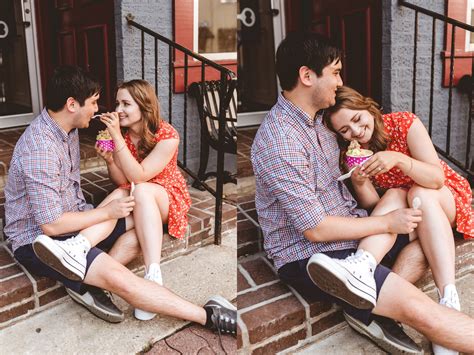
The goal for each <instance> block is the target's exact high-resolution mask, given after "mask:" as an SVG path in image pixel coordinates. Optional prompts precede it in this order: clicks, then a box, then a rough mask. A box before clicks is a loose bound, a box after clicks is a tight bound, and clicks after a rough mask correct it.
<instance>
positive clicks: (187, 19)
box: [173, 0, 237, 93]
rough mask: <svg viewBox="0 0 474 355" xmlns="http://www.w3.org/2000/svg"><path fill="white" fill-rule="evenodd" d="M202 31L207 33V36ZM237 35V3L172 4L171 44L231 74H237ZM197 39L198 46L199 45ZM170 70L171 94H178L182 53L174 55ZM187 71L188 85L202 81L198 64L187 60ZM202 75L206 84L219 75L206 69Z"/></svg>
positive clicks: (193, 0)
mask: <svg viewBox="0 0 474 355" xmlns="http://www.w3.org/2000/svg"><path fill="white" fill-rule="evenodd" d="M200 9H202V10H201V11H200ZM199 24H201V26H199ZM205 25H206V26H205ZM200 27H201V29H202V31H201V32H200V31H199V30H200ZM205 27H207V29H208V30H209V31H210V32H208V33H206V32H207V30H204V28H205ZM205 31H206V32H205ZM211 33H212V36H211ZM236 33H237V1H236V0H174V41H175V42H176V43H179V44H181V45H182V46H184V47H186V48H189V49H191V50H192V51H194V52H197V53H199V54H200V55H202V56H204V57H206V58H208V59H210V60H212V61H215V62H217V63H219V64H220V65H222V66H225V67H226V68H228V69H230V70H232V71H233V72H234V73H236V72H237V39H236V37H235V36H236ZM200 36H201V43H199V42H200V40H199V37H200ZM211 37H212V38H211ZM221 51H223V52H221ZM173 67H174V68H173V69H174V79H175V80H174V81H175V82H174V90H175V92H177V93H179V92H183V91H184V56H183V54H182V53H180V52H176V53H175V58H174V61H173ZM188 67H189V70H188V85H189V84H191V83H192V82H195V81H199V80H201V62H199V61H195V60H189V61H188ZM205 75H206V80H216V79H219V78H220V76H219V72H218V71H217V70H214V69H212V68H209V67H206V72H205Z"/></svg>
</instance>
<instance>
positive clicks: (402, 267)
mask: <svg viewBox="0 0 474 355" xmlns="http://www.w3.org/2000/svg"><path fill="white" fill-rule="evenodd" d="M427 270H428V261H427V260H426V257H425V254H423V249H421V245H420V242H419V240H418V239H415V240H414V241H412V242H410V244H408V245H407V246H406V247H404V248H403V249H402V251H401V252H400V254H398V257H397V259H396V260H395V264H393V267H392V271H393V272H394V273H396V274H397V275H399V276H400V277H402V278H404V279H405V280H407V281H408V282H410V283H412V284H414V283H415V282H417V281H418V280H419V279H421V277H422V276H423V275H424V274H425V273H426V271H427Z"/></svg>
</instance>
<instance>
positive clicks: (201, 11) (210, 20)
mask: <svg viewBox="0 0 474 355" xmlns="http://www.w3.org/2000/svg"><path fill="white" fill-rule="evenodd" d="M236 34H237V1H236V0H195V1H194V41H193V48H194V52H197V53H199V54H201V55H203V56H204V57H206V58H209V59H211V60H219V59H234V60H236V59H237V35H236Z"/></svg>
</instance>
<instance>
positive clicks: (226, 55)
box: [193, 0, 237, 61]
mask: <svg viewBox="0 0 474 355" xmlns="http://www.w3.org/2000/svg"><path fill="white" fill-rule="evenodd" d="M193 2H194V19H193V52H196V53H198V54H200V55H202V56H203V57H204V58H207V59H210V60H213V61H216V60H237V50H236V51H235V52H218V53H199V0H193ZM235 30H236V31H237V18H236V19H235Z"/></svg>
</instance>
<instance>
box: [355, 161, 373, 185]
mask: <svg viewBox="0 0 474 355" xmlns="http://www.w3.org/2000/svg"><path fill="white" fill-rule="evenodd" d="M361 168H362V165H359V166H357V167H356V168H355V169H354V171H353V172H352V175H351V181H352V185H357V186H362V185H364V184H365V183H366V182H367V180H368V178H369V177H368V176H367V175H366V174H365V173H364V172H363V171H362V170H361Z"/></svg>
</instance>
